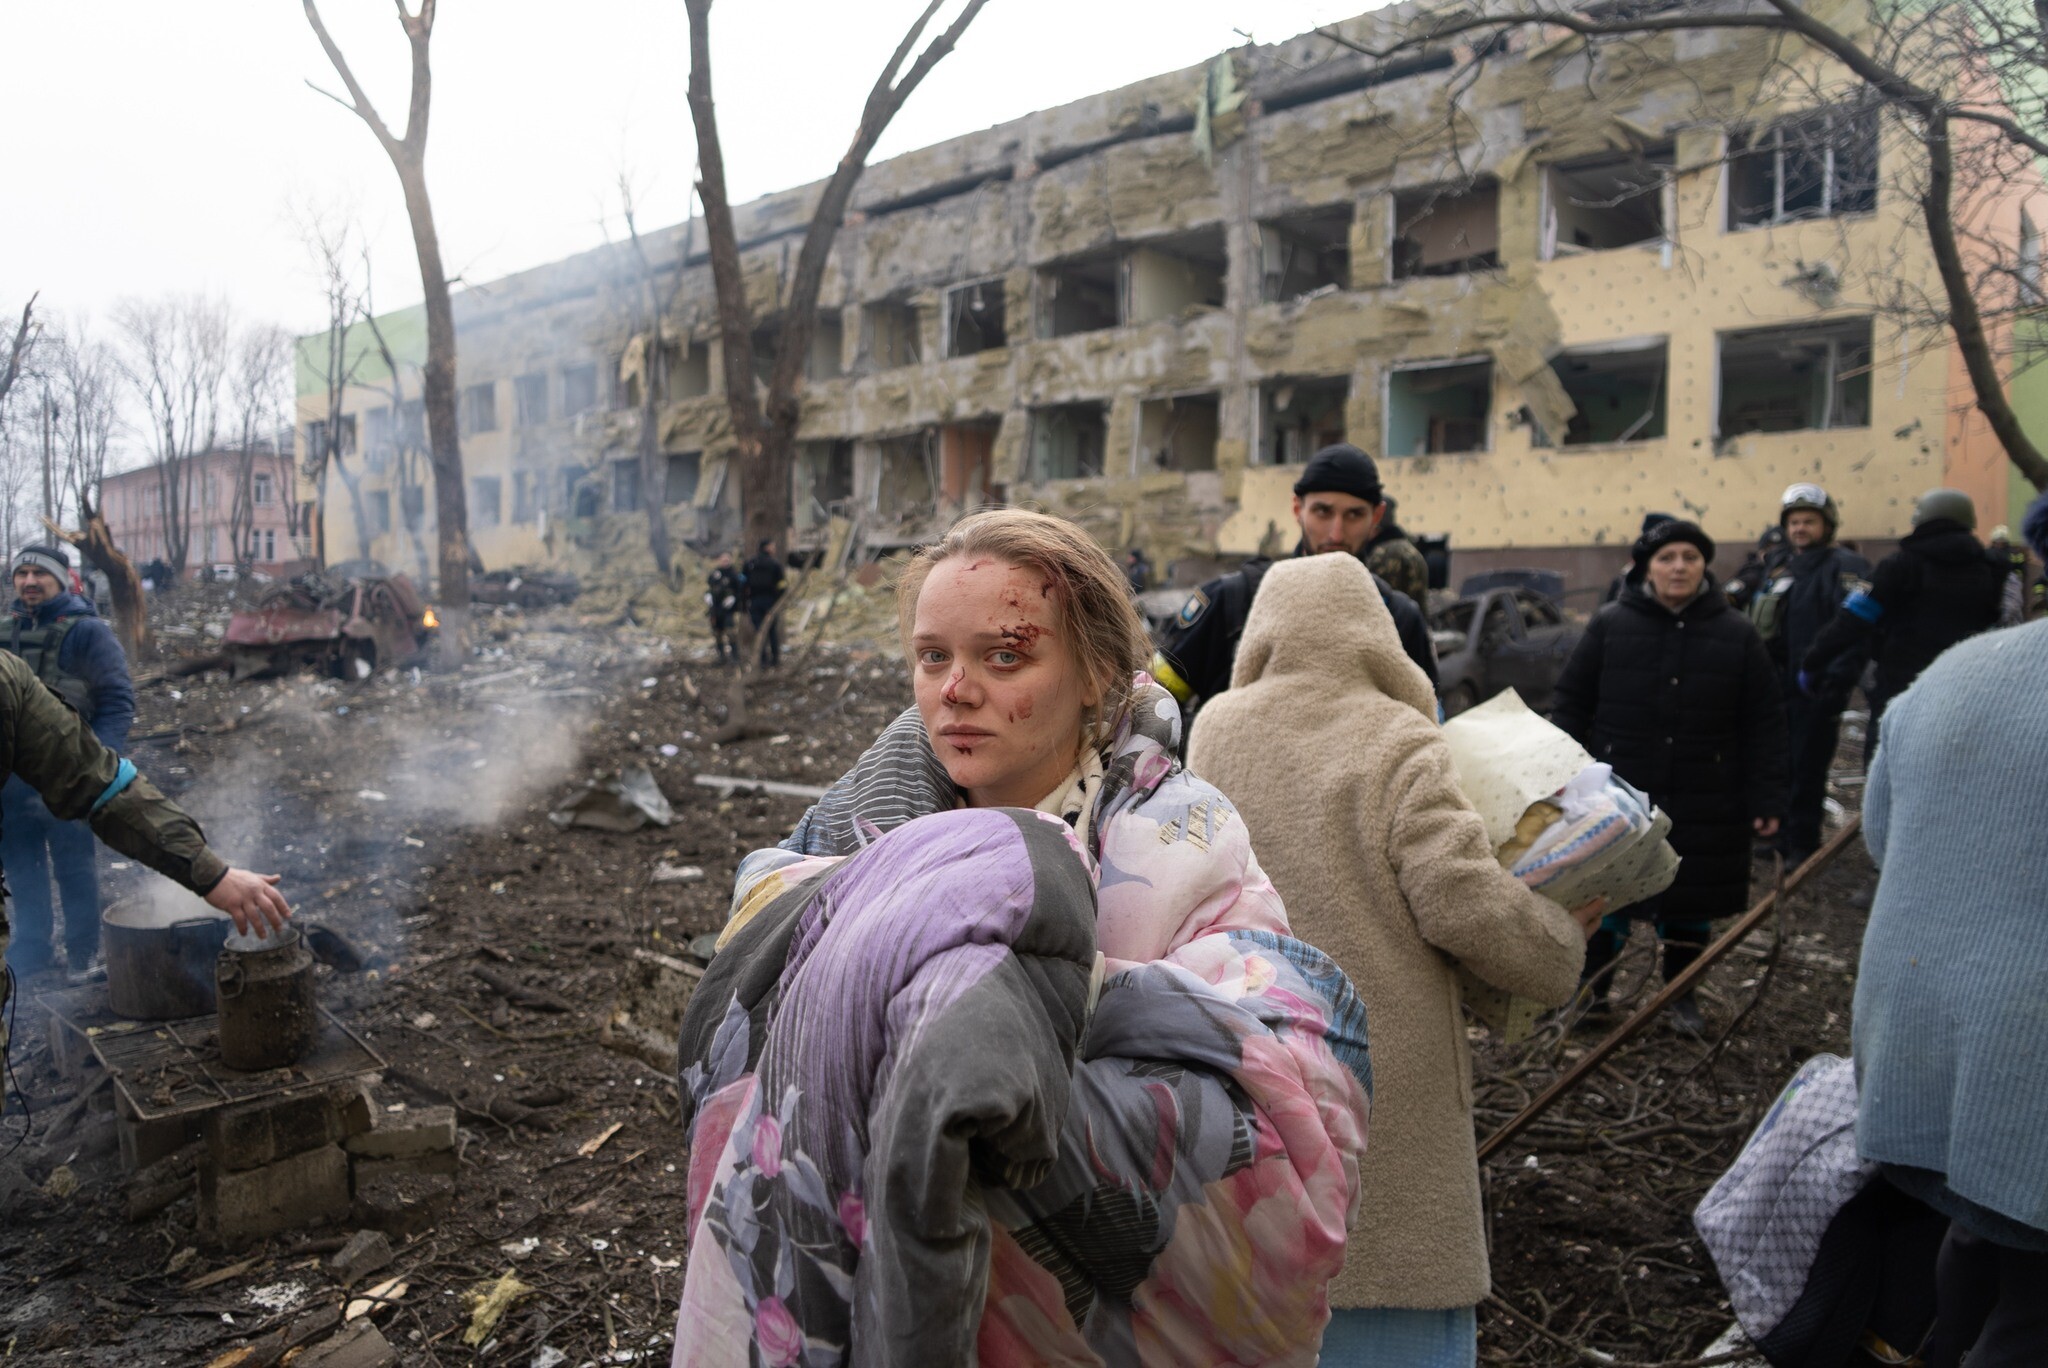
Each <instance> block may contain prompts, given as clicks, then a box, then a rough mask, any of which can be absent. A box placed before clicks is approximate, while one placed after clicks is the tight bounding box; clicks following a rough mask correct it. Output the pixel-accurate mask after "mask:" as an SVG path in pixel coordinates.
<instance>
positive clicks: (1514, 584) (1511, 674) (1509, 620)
mask: <svg viewBox="0 0 2048 1368" xmlns="http://www.w3.org/2000/svg"><path fill="white" fill-rule="evenodd" d="M1563 597H1564V577H1563V576H1561V575H1558V574H1555V573H1553V572H1551V571H1547V570H1501V571H1496V572H1494V573H1493V574H1489V575H1475V576H1473V577H1472V578H1471V579H1468V580H1466V581H1465V583H1464V584H1463V585H1461V586H1459V591H1458V597H1457V599H1456V601H1454V602H1452V603H1448V604H1445V605H1444V606H1443V607H1441V608H1438V609H1436V610H1434V611H1433V612H1431V613H1430V615H1429V626H1430V635H1431V636H1432V638H1433V639H1434V640H1435V642H1436V655H1437V672H1438V674H1437V697H1438V698H1439V699H1440V700H1441V701H1442V703H1443V708H1444V715H1445V716H1446V717H1456V716H1457V715H1458V714H1459V713H1461V712H1464V711H1465V710H1466V709H1468V708H1474V707H1477V706H1478V705H1479V704H1481V703H1484V702H1485V701H1486V700H1487V699H1489V698H1492V697H1493V696H1494V695H1495V694H1497V693H1499V692H1501V691H1502V690H1503V689H1513V690H1514V691H1515V692H1516V693H1518V694H1520V695H1521V696H1522V701H1523V702H1525V703H1527V704H1528V705H1529V706H1530V707H1531V708H1534V709H1535V710H1536V711H1537V712H1542V711H1544V710H1545V709H1547V708H1548V707H1549V706H1550V695H1551V693H1552V692H1553V691H1554V690H1555V689H1556V687H1557V677H1558V675H1559V674H1561V673H1562V672H1563V670H1564V665H1565V662H1566V661H1567V660H1569V659H1570V658H1571V654H1572V650H1573V649H1574V648H1575V647H1577V645H1578V644H1579V638H1580V637H1581V636H1583V635H1585V629H1584V628H1583V627H1581V626H1579V625H1578V624H1577V623H1574V622H1571V621H1569V620H1567V619H1566V617H1565V615H1564V610H1563V608H1561V607H1560V606H1559V604H1560V602H1561V600H1562V599H1563Z"/></svg>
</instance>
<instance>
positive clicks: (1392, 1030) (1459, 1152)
mask: <svg viewBox="0 0 2048 1368" xmlns="http://www.w3.org/2000/svg"><path fill="white" fill-rule="evenodd" d="M1188 759H1189V763H1190V765H1191V767H1192V768H1193V769H1194V770H1195V771H1196V772H1198V773H1200V774H1201V775H1203V776H1204V777H1205V778H1207V779H1208V780H1209V781H1210V782H1212V783H1214V784H1215V785H1216V786H1217V787H1218V788H1220V789H1222V790H1223V791H1224V793H1226V794H1228V795H1229V796H1230V799H1231V801H1232V802H1234V803H1235V804H1237V807H1238V810H1239V812H1240V813H1242V814H1243V816H1244V819H1245V822H1246V825H1247V829H1248V831H1249V832H1250V834H1251V836H1252V838H1253V839H1254V840H1255V841H1257V843H1258V849H1259V858H1260V860H1261V861H1262V862H1263V863H1264V864H1265V866H1266V870H1267V873H1268V874H1269V876H1270V877H1271V878H1272V880H1273V882H1274V884H1275V885H1276V886H1277V887H1278V888H1279V890H1280V895H1281V897H1282V899H1283V900H1284V901H1285V902H1286V904H1287V909H1288V913H1289V915H1290V917H1291V918H1292V920H1293V923H1294V928H1295V934H1296V935H1298V936H1300V937H1301V938H1302V939H1303V940H1306V941H1308V942H1309V943H1310V944H1312V945H1314V946H1316V947H1317V948H1319V949H1321V950H1323V951H1324V952H1325V953H1327V954H1329V955H1330V956H1331V957H1332V958H1334V959H1335V960H1336V961H1337V963H1338V965H1339V966H1341V967H1342V968H1343V970H1344V972H1345V973H1346V974H1348V975H1349V976H1350V977H1351V980H1352V982H1353V983H1354V984H1356V985H1357V988H1358V991H1359V993H1360V995H1361V996H1363V997H1364V999H1365V1004H1366V1018H1367V1022H1368V1025H1369V1028H1370V1030H1371V1039H1372V1064H1373V1081H1374V1089H1373V1130H1372V1141H1371V1144H1370V1145H1369V1146H1368V1148H1367V1150H1366V1155H1365V1163H1364V1166H1363V1169H1362V1171H1361V1173H1360V1192H1361V1208H1360V1212H1359V1218H1358V1223H1357V1225H1356V1226H1355V1227H1354V1229H1353V1231H1352V1237H1351V1247H1350V1248H1349V1249H1348V1250H1347V1251H1346V1254H1345V1259H1344V1271H1343V1273H1342V1274H1341V1275H1340V1276H1339V1277H1338V1279H1337V1280H1336V1281H1335V1282H1333V1283H1332V1284H1331V1285H1330V1303H1331V1305H1332V1306H1333V1307H1336V1308H1338V1309H1337V1310H1336V1311H1335V1312H1334V1314H1333V1316H1332V1318H1331V1322H1330V1327H1329V1330H1328V1332H1327V1333H1326V1334H1325V1336H1324V1340H1323V1358H1322V1362H1323V1363H1324V1364H1326V1365H1345V1366H1346V1368H1348V1366H1349V1365H1353V1364H1362V1365H1370V1368H1382V1366H1383V1365H1384V1366H1385V1368H1394V1366H1395V1365H1398V1366H1399V1368H1437V1365H1447V1366H1450V1365H1470V1364H1472V1363H1473V1362H1474V1360H1475V1357H1476V1353H1477V1331H1476V1325H1477V1317H1476V1308H1477V1303H1478V1302H1479V1300H1480V1299H1481V1298H1482V1297H1484V1296H1485V1295H1486V1291H1487V1288H1488V1286H1489V1285H1490V1281H1491V1280H1490V1278H1489V1275H1488V1271H1487V1263H1486V1247H1485V1241H1484V1236H1483V1233H1482V1230H1481V1216H1480V1204H1479V1162H1478V1156H1477V1152H1476V1149H1475V1146H1474V1144H1473V1138H1472V1064H1471V1057H1470V1054H1469V1052H1468V1050H1467V1048H1466V1043H1465V1023H1464V1020H1463V1018H1462V1016H1461V1014H1460V1008H1459V1000H1458V987H1457V980H1456V969H1457V966H1458V965H1459V964H1463V965H1464V966H1465V967H1466V968H1467V969H1470V970H1471V971H1472V972H1473V973H1474V974H1476V975H1477V976H1478V977H1480V978H1481V979H1484V980H1485V981H1486V982H1488V983H1491V984H1494V985H1496V986H1497V987H1500V988H1503V989H1506V990H1507V991H1509V992H1512V993H1516V994H1519V995H1521V996H1523V997H1529V998H1534V999H1536V1000H1538V1001H1540V1002H1545V1003H1563V1002H1565V1001H1566V1000H1567V999H1569V998H1570V997H1571V995H1572V992H1573V991H1574V989H1575V988H1576V987H1577V984H1578V976H1579V968H1580V965H1581V963H1582V961H1583V960H1584V957H1585V938H1586V934H1587V932H1588V929H1589V928H1590V927H1591V926H1592V925H1593V924H1596V923H1597V922H1598V920H1599V908H1598V905H1597V904H1595V905H1593V906H1589V907H1587V908H1582V909H1579V911H1578V912H1576V913H1574V912H1567V911H1566V910H1565V909H1564V908H1562V907H1559V906H1557V905H1556V904H1554V903H1552V902H1550V901H1548V900H1546V899H1544V898H1542V897H1540V896H1538V895H1537V894H1535V893H1532V892H1530V891H1529V890H1528V889H1527V888H1525V887H1524V886H1523V885H1522V884H1521V883H1519V882H1518V881H1517V880H1515V879H1514V878H1512V877H1511V876H1510V875H1509V874H1508V873H1507V871H1506V870H1504V869H1502V868H1501V866H1500V864H1499V862H1498V861H1497V860H1496V859H1495V857H1494V852H1493V849H1492V847H1491V846H1490V845H1489V843H1488V841H1487V838H1486V828H1485V826H1484V824H1483V823H1482V822H1481V821H1480V818H1479V814H1478V813H1476V812H1474V811H1473V809H1472V805H1471V804H1470V803H1469V802H1467V801H1466V799H1465V795H1464V793H1463V792H1462V791H1461V790H1460V789H1459V787H1458V782H1457V778H1456V776H1455V773H1454V772H1453V770H1452V766H1451V755H1450V749H1449V747H1447V746H1446V745H1445V744H1444V740H1443V736H1442V734H1441V733H1440V732H1439V731H1438V729H1437V724H1436V699H1435V697H1434V695H1433V694H1432V693H1431V690H1430V687H1429V682H1428V681H1427V680H1426V679H1425V678H1424V677H1423V674H1422V672H1421V671H1420V670H1418V669H1417V668H1416V667H1415V665H1414V663H1413V662H1412V661H1410V660H1409V659H1408V657H1407V656H1406V655H1405V654H1403V653H1402V650H1401V642H1400V638H1399V637H1398V636H1397V635H1396V634H1395V631H1394V624H1393V620H1392V619H1391V618H1390V617H1389V616H1388V614H1387V609H1386V605H1385V603H1384V602H1383V601H1382V599H1381V597H1380V595H1379V594H1378V593H1377V592H1376V591H1375V589H1374V586H1373V582H1372V577H1371V575H1370V573H1369V572H1367V570H1366V568H1365V566H1364V565H1363V564H1361V563H1360V562H1359V561H1358V560H1357V559H1356V558H1355V557H1352V556H1343V555H1328V556H1312V557H1303V558H1301V559H1299V560H1292V561H1282V562H1280V563H1279V564H1277V565H1275V566H1274V567H1273V568H1272V569H1271V570H1269V571H1267V573H1266V579H1265V582H1264V583H1263V584H1261V585H1260V587H1259V595H1258V598H1257V599H1256V600H1255V601H1254V602H1253V604H1252V610H1251V616H1250V618H1249V620H1248V621H1247V622H1246V624H1245V633H1244V639H1243V642H1242V643H1241V644H1240V646H1239V648H1238V653H1237V664H1236V668H1235V670H1234V671H1233V673H1232V675H1231V680H1230V689H1229V691H1228V692H1226V693H1223V694H1220V695H1218V696H1217V697H1216V698H1214V699H1212V700H1210V702H1209V703H1208V704H1207V706H1205V707H1204V708H1203V709H1202V711H1201V714H1200V715H1199V716H1198V717H1197V718H1196V721H1195V727H1194V735H1193V738H1192V740H1191V743H1190V747H1189V751H1188Z"/></svg>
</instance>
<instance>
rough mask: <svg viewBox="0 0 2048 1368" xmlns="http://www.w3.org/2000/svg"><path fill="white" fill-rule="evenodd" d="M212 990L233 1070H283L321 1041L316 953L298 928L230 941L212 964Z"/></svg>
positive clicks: (223, 1055)
mask: <svg viewBox="0 0 2048 1368" xmlns="http://www.w3.org/2000/svg"><path fill="white" fill-rule="evenodd" d="M214 987H215V993H216V996H217V997H218V999H219V1002H220V1059H221V1063H223V1064H225V1065H227V1066H228V1067H229V1068H230V1069H241V1070H244V1071H246V1072H249V1073H258V1072H261V1071H262V1070H265V1069H282V1068H284V1067H285V1066H286V1065H289V1064H294V1063H296V1062H298V1060H299V1059H301V1058H302V1057H304V1055H305V1054H306V1052H307V1051H308V1050H311V1049H312V1048H313V1043H314V1041H316V1040H317V1039H318V1038H319V1035H320V1017H319V1009H318V1007H317V1006H316V1005H315V1003H314V989H313V953H312V951H310V950H308V949H307V948H306V943H305V940H304V938H302V937H301V936H300V935H299V932H298V928H296V927H291V926H287V927H284V928H283V929H282V930H279V931H276V932H273V933H272V934H270V935H268V936H255V935H243V934H242V933H240V932H235V933H234V934H232V935H230V936H228V937H227V938H226V940H225V941H224V942H223V943H222V946H221V952H220V957H219V958H218V959H217V960H216V961H215V962H214Z"/></svg>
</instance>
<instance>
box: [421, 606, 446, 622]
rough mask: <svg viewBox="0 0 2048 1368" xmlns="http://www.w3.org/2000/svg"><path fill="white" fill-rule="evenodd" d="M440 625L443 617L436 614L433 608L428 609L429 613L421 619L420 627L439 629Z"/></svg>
mask: <svg viewBox="0 0 2048 1368" xmlns="http://www.w3.org/2000/svg"><path fill="white" fill-rule="evenodd" d="M440 625H441V615H440V614H439V613H437V612H435V611H434V610H433V609H432V608H429V609H427V611H426V612H425V613H424V614H423V615H422V616H421V617H420V626H422V627H439V626H440Z"/></svg>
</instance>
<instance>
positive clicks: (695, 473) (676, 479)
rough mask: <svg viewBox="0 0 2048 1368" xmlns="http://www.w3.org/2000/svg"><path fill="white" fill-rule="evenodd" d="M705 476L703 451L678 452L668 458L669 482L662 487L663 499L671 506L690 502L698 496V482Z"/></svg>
mask: <svg viewBox="0 0 2048 1368" xmlns="http://www.w3.org/2000/svg"><path fill="white" fill-rule="evenodd" d="M703 477H704V453H703V452H701V451H681V452H676V453H675V454H673V455H671V456H670V457H669V458H668V483H667V484H666V485H665V486H664V487H663V488H662V491H661V501H662V502H663V503H664V504H667V505H669V506H671V507H673V506H675V505H676V504H686V503H689V502H690V501H691V500H692V499H694V498H696V497H697V482H698V481H699V480H700V479H702V478H703Z"/></svg>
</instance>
